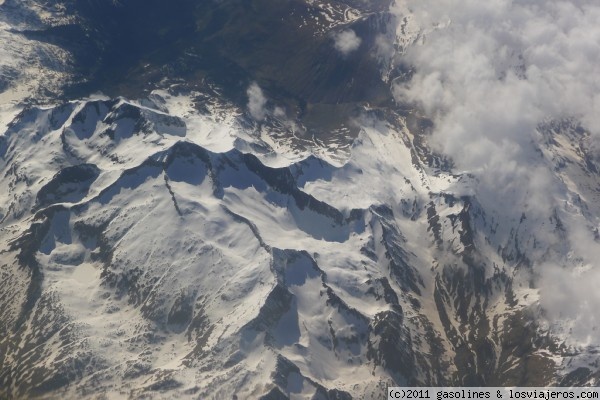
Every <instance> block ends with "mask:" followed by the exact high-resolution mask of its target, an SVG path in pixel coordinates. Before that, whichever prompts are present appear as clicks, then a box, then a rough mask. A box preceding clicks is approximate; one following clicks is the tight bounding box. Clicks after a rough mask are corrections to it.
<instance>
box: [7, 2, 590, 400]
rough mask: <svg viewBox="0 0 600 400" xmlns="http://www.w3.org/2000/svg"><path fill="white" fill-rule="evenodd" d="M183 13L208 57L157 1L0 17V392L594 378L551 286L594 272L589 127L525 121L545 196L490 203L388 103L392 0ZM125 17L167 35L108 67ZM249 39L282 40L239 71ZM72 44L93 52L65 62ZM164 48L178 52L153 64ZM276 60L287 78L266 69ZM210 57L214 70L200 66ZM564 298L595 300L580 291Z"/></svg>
mask: <svg viewBox="0 0 600 400" xmlns="http://www.w3.org/2000/svg"><path fill="white" fill-rule="evenodd" d="M197 3H198V4H195V2H192V1H186V2H183V3H182V4H183V5H182V7H183V8H182V9H183V11H184V12H186V13H187V12H191V13H192V15H195V18H197V19H196V20H195V22H197V23H198V25H197V31H198V32H200V33H201V35H204V36H203V37H205V38H206V39H204V42H203V43H202V45H199V44H198V45H196V44H194V45H191V44H190V43H191V42H190V41H189V40H188V36H181V35H184V34H185V35H188V34H191V33H189V32H188V31H187V30H186V29H187V27H186V26H185V24H182V26H181V29H182V31H178V30H177V29H176V27H174V26H172V25H171V23H172V22H173V21H179V20H180V19H181V18H182V17H181V15H180V14H179V13H178V12H177V11H176V10H175V11H173V10H171V11H170V13H166V14H165V12H166V11H165V10H166V8H165V6H164V4H165V2H161V1H158V0H157V1H151V2H147V4H146V7H142V6H141V5H140V2H139V1H136V0H131V1H130V2H127V1H124V0H122V1H120V2H109V1H106V2H104V1H91V0H90V1H77V2H74V1H73V2H71V1H57V2H38V1H33V0H31V1H20V2H17V1H11V0H5V1H4V3H2V4H0V11H6V13H5V14H2V13H0V15H3V17H2V18H3V19H2V21H3V22H2V23H5V24H8V25H9V26H10V28H5V27H4V26H2V33H1V35H7V37H11V38H20V39H19V40H22V44H20V45H19V46H20V47H18V49H21V51H17V47H14V46H13V47H11V46H8V45H6V44H3V43H5V42H3V43H2V44H0V46H4V47H0V49H2V51H5V52H8V51H12V53H10V54H14V55H15V56H11V57H10V63H9V62H8V61H6V62H5V61H4V60H2V65H1V66H0V68H1V69H0V71H2V75H3V76H4V77H5V78H4V80H3V81H6V82H7V83H6V85H4V87H2V86H0V90H2V94H1V95H0V96H6V97H2V99H3V104H2V107H3V108H2V112H1V113H0V122H2V130H3V133H2V135H1V136H0V188H2V191H0V274H1V275H0V276H1V279H0V397H7V398H36V397H38V398H61V397H62V398H110V399H112V398H198V399H206V398H215V399H221V398H231V397H233V398H238V399H246V398H247V399H280V398H281V399H285V398H307V399H308V398H310V399H351V398H357V399H360V398H363V399H370V398H372V399H378V398H382V396H383V394H384V393H385V389H386V386H388V385H411V386H420V385H434V386H437V385H468V386H484V385H492V386H504V385H519V386H527V385H535V386H545V385H598V384H599V383H600V368H599V363H600V355H599V353H598V351H599V350H600V347H599V345H600V343H599V342H598V341H597V340H596V339H594V338H593V336H594V335H593V333H592V334H590V332H593V330H594V329H595V326H596V325H597V323H598V319H597V317H596V316H595V315H594V310H593V309H590V308H589V307H588V308H585V307H584V308H577V307H579V306H578V304H579V303H577V302H576V301H575V297H577V296H575V295H574V294H573V293H571V292H569V290H570V289H572V288H573V286H572V285H571V286H569V285H566V286H561V285H560V284H557V281H558V282H559V283H560V280H561V279H565V278H566V277H569V276H570V275H568V274H567V273H563V272H561V271H564V270H566V271H575V272H577V271H579V272H578V273H579V274H580V276H586V275H585V272H586V271H592V270H594V268H595V266H594V265H593V264H590V263H589V262H588V259H587V258H586V257H587V255H588V252H587V250H589V249H590V248H595V246H598V241H600V239H599V234H598V226H599V221H598V218H599V216H600V209H599V208H598V207H600V206H599V205H600V202H598V193H599V191H598V187H599V186H598V185H599V183H600V176H599V174H598V171H600V161H599V160H600V158H598V157H596V156H595V154H596V151H595V147H594V146H595V144H594V143H595V142H594V137H593V135H592V134H591V133H590V132H588V131H587V130H586V129H585V128H584V127H582V126H581V125H580V124H578V123H577V121H574V120H568V119H561V120H560V121H558V122H557V121H549V122H547V123H546V124H544V125H540V126H539V127H538V129H537V131H536V135H537V136H536V137H537V141H536V142H535V143H533V144H532V146H533V148H534V149H535V154H536V157H537V158H536V159H535V161H534V162H532V163H531V166H532V168H535V170H536V171H538V170H539V171H543V172H544V174H543V177H544V179H546V180H544V182H550V183H548V184H545V185H544V186H543V187H542V185H541V184H540V186H539V187H540V189H539V190H538V191H536V192H529V191H528V192H526V193H525V194H524V195H523V193H521V191H520V190H519V189H520V188H519V187H510V186H508V187H505V188H500V187H490V185H488V184H487V183H486V182H485V177H484V176H482V175H480V174H478V171H469V170H460V169H459V168H457V167H456V164H455V162H454V160H452V159H451V158H449V157H447V156H445V155H444V154H442V153H440V152H439V151H438V150H437V149H435V150H434V148H433V147H432V146H430V144H429V140H430V138H431V121H430V120H428V119H427V118H425V117H423V116H422V114H421V111H419V110H417V109H415V108H409V107H408V106H407V105H406V104H397V103H395V102H394V100H393V96H392V91H393V88H394V87H395V85H397V84H398V82H402V81H406V80H407V79H409V78H410V76H411V74H412V73H413V72H411V70H410V68H409V67H407V66H406V65H404V64H403V61H402V54H403V53H404V51H405V50H406V48H407V47H410V46H412V45H414V44H415V43H418V42H419V41H420V40H421V39H423V35H425V34H426V33H427V32H428V30H427V29H420V28H419V27H418V26H417V25H415V22H414V20H413V19H411V17H410V15H406V16H403V15H402V12H405V11H402V12H399V11H398V10H397V7H398V5H397V4H396V5H394V6H393V7H392V9H390V3H389V2H383V1H381V2H378V1H375V2H372V4H365V3H364V2H362V1H344V2H328V1H309V0H306V1H299V0H298V1H291V2H279V3H281V4H279V6H278V7H274V6H273V5H274V4H275V3H277V2H273V1H266V0H264V1H253V2H247V3H244V2H238V1H220V2H210V1H207V2H197ZM200 3H201V4H200ZM263 3H264V4H263ZM267 6H273V7H271V8H268V7H267ZM186 7H190V8H186ZM195 7H198V8H195ZM394 7H396V8H394ZM113 8H114V9H113ZM167 8H168V7H167ZM111 10H112V11H111ZM114 10H117V11H120V12H121V14H120V15H121V16H115V14H111V12H113V13H114V12H115V11H114ZM135 10H138V11H139V18H140V20H139V21H138V20H132V21H133V22H132V24H131V25H130V26H129V27H127V26H123V25H122V20H120V18H125V17H123V15H124V16H126V17H127V18H133V14H132V12H133V11H135ZM206 10H210V11H211V12H212V13H213V14H212V15H207V14H202V12H205V11H206ZM265 10H268V12H267V11H265ZM100 11H102V13H99V12H100ZM261 11H262V12H263V14H264V15H263V16H264V19H260V18H258V17H257V19H251V21H253V22H252V23H248V24H246V25H244V24H240V23H239V18H242V16H243V15H244V14H250V15H259V14H261ZM92 13H99V14H92ZM103 13H104V14H103ZM194 13H196V14H194ZM93 15H96V16H97V18H96V19H94V18H92V16H93ZM198 15H200V16H201V17H198ZM111 16H114V20H113V19H111ZM282 16H285V18H284V19H283V21H284V22H285V24H289V23H290V21H294V22H295V24H294V25H293V29H292V28H290V29H289V30H288V31H285V30H283V25H281V26H280V25H279V23H280V22H279V17H282ZM142 17H143V18H144V19H145V20H146V21H152V22H153V23H158V22H161V21H162V22H163V23H164V26H153V25H149V26H148V27H145V28H144V29H145V30H144V31H143V32H145V33H147V32H150V31H151V32H154V33H155V35H156V37H152V40H154V42H152V45H150V44H149V45H148V47H147V48H141V49H140V52H139V53H136V54H134V55H133V56H132V58H131V59H129V60H122V61H123V63H122V64H118V63H115V57H117V58H118V57H120V56H121V55H123V54H124V53H123V52H124V51H125V50H127V51H129V50H131V47H128V46H133V45H137V44H139V43H140V42H138V41H137V40H138V39H135V38H131V37H129V36H128V38H127V39H123V40H124V41H126V42H128V43H125V44H124V47H123V48H122V49H120V50H119V49H116V48H115V47H114V46H115V42H114V41H115V40H118V36H116V35H113V33H114V32H121V33H123V32H126V31H127V32H129V33H131V32H132V30H131V29H130V28H131V26H134V27H138V28H139V26H141V25H139V26H138V25H136V24H140V23H141V22H143V20H142ZM276 17H277V18H276ZM254 22H255V23H254ZM104 24H115V25H114V26H113V25H111V26H112V27H113V28H114V29H113V30H112V31H110V32H106V31H103V30H102V29H104V28H107V27H108V25H104ZM25 25H26V27H25ZM265 27H269V29H271V32H272V31H273V30H274V31H276V32H281V35H283V32H285V37H283V36H279V37H278V36H277V35H274V36H273V38H272V39H271V41H267V42H260V43H263V45H257V44H254V45H253V46H254V47H253V48H252V49H251V50H252V51H253V52H254V53H253V56H252V57H250V52H247V49H246V48H245V46H248V45H249V44H248V43H250V42H249V41H250V38H252V39H255V40H259V38H261V37H264V35H265V32H264V31H263V29H265ZM128 29H129V30H128ZM139 29H142V28H139ZM278 29H282V30H281V31H278ZM25 31H26V32H25ZM350 31H351V32H353V34H352V33H348V34H343V32H350ZM48 32H51V33H52V34H51V35H50V34H49V33H48ZM73 32H85V35H84V37H85V38H86V39H85V40H83V41H82V42H79V43H78V44H77V45H75V46H73V45H70V44H69V43H67V41H66V38H68V36H64V35H72V34H73ZM111 32H112V33H111ZM161 32H162V33H161ZM290 32H291V33H290ZM207 33H210V35H208V34H207ZM171 34H172V35H174V36H173V37H174V38H181V41H176V42H175V43H176V45H174V47H176V49H175V50H174V52H173V53H169V52H166V53H165V51H166V47H165V43H171V40H172V38H171V37H170V35H171ZM45 35H46V36H45ZM47 35H50V36H47ZM211 35H212V36H211ZM261 35H263V36H261ZM353 35H354V36H353ZM163 36H164V37H165V38H166V39H165V41H164V42H162V41H161V40H162V39H161V37H163ZM41 37H43V38H45V40H41V39H40V38H41ZM50 37H51V38H52V40H50V39H48V38H50ZM309 37H310V38H311V39H308V38H309ZM196 38H197V37H196ZM15 40H16V39H15ZM139 40H142V39H139ZM213 40H214V41H216V42H219V43H222V44H223V46H222V48H214V43H216V42H214V43H213V42H211V41H213ZM238 40H239V41H240V43H237V41H238ZM244 40H246V41H244ZM279 40H280V41H279ZM340 40H344V41H345V42H344V43H339V42H338V41H340ZM142 41H143V40H142ZM294 41H297V42H294ZM91 43H93V45H92V44H91ZM265 43H266V44H265ZM284 44H289V45H290V46H292V45H293V46H295V47H294V48H295V49H296V51H295V53H294V54H291V53H289V54H288V53H286V54H284V55H282V56H281V57H282V58H289V59H290V60H291V62H295V63H300V60H301V61H302V62H301V63H300V64H301V65H295V66H294V68H291V67H290V68H288V69H286V68H285V65H284V67H283V68H274V67H273V65H280V63H281V62H282V61H281V60H275V61H274V62H273V63H271V62H264V60H263V59H262V58H261V57H266V58H268V57H271V56H272V55H273V54H274V52H276V51H277V52H279V51H282V49H283V47H282V46H283V45H284ZM90 46H91V47H90ZM236 46H237V47H236ZM167 47H168V46H167ZM48 49H57V50H56V53H48V52H47V50H48ZM298 49H300V50H302V51H300V50H298ZM336 49H341V50H339V51H336ZM390 49H393V51H391V52H390V51H385V50H390ZM94 51H98V54H99V57H98V60H97V62H94V63H92V62H91V61H90V60H89V59H88V60H87V64H86V63H84V64H81V63H82V62H83V61H82V60H83V59H86V57H89V54H90V52H92V53H93V52H94ZM127 51H125V52H127ZM211 51H214V52H212V53H211ZM40 52H41V53H43V54H45V55H47V56H48V60H54V61H55V62H56V63H57V64H53V68H54V69H53V70H48V69H47V68H49V67H47V66H48V65H50V64H46V63H41V64H39V68H38V70H37V72H35V73H33V75H34V76H36V77H37V78H36V79H37V81H32V80H30V79H28V76H29V75H28V74H29V72H23V73H21V72H22V71H25V70H24V69H23V68H19V67H18V65H27V66H32V65H33V64H34V63H33V61H32V60H34V59H36V58H35V57H38V56H39V54H41V53H40ZM205 52H207V53H205ZM325 53H327V54H325ZM56 54H62V55H65V54H66V55H68V56H67V57H66V58H64V57H63V56H61V57H58V56H56ZM94 54H95V53H94ZM207 54H208V55H210V56H214V57H215V59H216V61H215V59H210V60H207V61H198V59H202V58H203V57H207V56H206V55H207ZM16 55H19V57H21V58H18V57H16ZM207 58H210V57H207ZM60 60H71V64H69V63H64V62H63V63H62V64H61V63H60ZM166 60H168V62H166ZM190 60H196V61H190ZM261 60H263V61H261ZM163 62H164V63H163ZM11 63H12V64H11ZM19 63H21V64H19ZM13 65H14V66H13ZM82 65H83V66H82ZM108 65H110V66H111V68H114V69H113V70H108V69H107V68H108V67H107V66H108ZM290 65H291V64H290ZM344 65H350V66H346V67H343V66H344ZM340 66H342V67H340ZM11 68H12V69H11ZM44 68H46V69H44ZM140 68H141V69H140ZM219 68H221V69H223V74H222V75H219V74H218V73H217V70H218V69H219ZM340 68H342V71H340V70H339V69H340ZM142 70H146V71H147V73H142V72H141V71H142ZM6 71H9V72H10V71H14V72H10V73H9V72H6ZM233 71H237V72H235V73H236V74H237V75H235V76H234V75H232V74H234V72H233ZM196 73H197V75H194V74H196ZM11 74H12V75H11ZM296 74H299V75H300V76H299V77H297V79H294V76H295V75H296ZM232 76H234V78H233V79H232V80H228V79H229V78H231V77H232ZM50 77H53V78H56V79H55V80H54V81H53V82H55V83H56V85H55V86H48V87H47V88H46V89H48V90H47V91H46V92H40V91H39V90H40V88H41V85H38V83H36V82H44V80H45V79H49V78H50ZM109 80H110V81H111V83H110V84H108V83H107V81H109ZM238 80H239V81H238ZM3 81H0V82H3ZM373 82H377V83H376V85H375V84H373ZM25 84H29V85H30V86H29V89H28V90H27V91H25V90H21V89H18V88H19V87H21V86H19V85H25ZM35 85H38V86H35ZM371 89H372V90H371ZM86 90H88V91H89V92H90V93H91V92H95V91H103V92H104V93H107V94H108V95H91V94H89V93H88V94H87V95H85V96H84V95H81V93H82V92H85V91H86ZM120 92H121V94H122V95H125V96H126V97H122V96H120V95H119V93H120ZM19 93H21V94H19ZM23 93H26V94H27V96H24V95H23ZM538 176H542V175H541V173H540V174H538ZM548 188H552V190H549V189H548ZM542 204H543V207H542V206H541V205H542ZM549 263H553V265H555V266H556V267H552V268H551V267H550V266H549ZM572 279H576V277H575V275H573V278H572ZM578 284H579V285H580V288H581V290H583V291H589V293H590V294H589V296H588V297H585V296H583V297H584V298H586V299H587V298H589V299H590V301H589V304H594V303H593V299H594V296H595V295H594V294H593V293H592V292H593V289H594V285H593V283H592V284H586V283H585V282H584V280H583V279H582V280H581V282H578ZM561 290H562V291H564V294H563V296H560V295H559V294H558V293H556V292H560V291H561ZM548 291H551V292H552V293H550V294H549V293H548ZM569 296H572V297H573V298H570V297H569ZM580 297H581V296H580ZM550 298H554V299H557V300H555V301H557V302H561V307H552V304H551V303H550V302H548V301H547V300H544V299H550ZM569 301H572V303H571V309H572V310H575V311H574V312H573V313H572V314H563V315H560V316H559V317H558V318H557V317H556V315H557V314H556V310H558V309H563V307H564V304H562V302H569ZM584 326H585V328H584Z"/></svg>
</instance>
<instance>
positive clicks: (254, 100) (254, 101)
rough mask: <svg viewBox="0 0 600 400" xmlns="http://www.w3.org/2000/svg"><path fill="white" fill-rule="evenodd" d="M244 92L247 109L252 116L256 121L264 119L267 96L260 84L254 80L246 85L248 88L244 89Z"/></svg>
mask: <svg viewBox="0 0 600 400" xmlns="http://www.w3.org/2000/svg"><path fill="white" fill-rule="evenodd" d="M246 94H247V95H248V110H249V111H250V115H252V118H254V119H256V120H257V121H262V120H263V119H265V116H266V115H267V109H266V105H267V98H266V97H265V95H264V93H263V91H262V89H261V88H260V86H258V84H256V82H254V83H252V84H251V85H250V86H249V87H248V90H246Z"/></svg>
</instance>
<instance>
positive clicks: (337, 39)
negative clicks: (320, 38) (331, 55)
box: [333, 29, 362, 55]
mask: <svg viewBox="0 0 600 400" xmlns="http://www.w3.org/2000/svg"><path fill="white" fill-rule="evenodd" d="M333 39H334V47H335V49H336V50H337V51H339V52H340V53H342V54H343V55H348V54H350V53H352V52H353V51H356V50H358V48H359V47H360V44H361V42H362V40H361V38H359V37H358V36H357V35H356V33H355V32H354V31H353V30H352V29H347V30H345V31H342V32H339V33H337V34H335V36H334V37H333Z"/></svg>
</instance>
